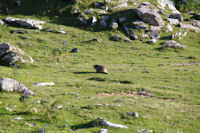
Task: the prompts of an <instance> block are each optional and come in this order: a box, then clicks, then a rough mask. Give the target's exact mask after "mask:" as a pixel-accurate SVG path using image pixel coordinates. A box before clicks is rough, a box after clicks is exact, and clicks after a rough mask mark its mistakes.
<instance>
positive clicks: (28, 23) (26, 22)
mask: <svg viewBox="0 0 200 133" xmlns="http://www.w3.org/2000/svg"><path fill="white" fill-rule="evenodd" d="M5 20H6V21H7V22H8V23H11V24H19V25H21V26H24V27H28V28H36V29H40V30H41V29H42V28H43V27H42V26H41V24H44V23H45V22H44V21H37V20H32V19H20V18H13V17H7V18H6V19H5Z"/></svg>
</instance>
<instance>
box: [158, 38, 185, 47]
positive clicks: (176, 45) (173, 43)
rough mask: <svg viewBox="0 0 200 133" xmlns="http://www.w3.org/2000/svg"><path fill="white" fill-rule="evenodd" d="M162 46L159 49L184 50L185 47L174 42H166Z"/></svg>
mask: <svg viewBox="0 0 200 133" xmlns="http://www.w3.org/2000/svg"><path fill="white" fill-rule="evenodd" d="M164 44H165V45H164V46H162V47H161V48H164V47H167V48H186V46H183V45H181V44H179V43H177V42H176V41H174V40H170V41H166V42H165V43H164Z"/></svg>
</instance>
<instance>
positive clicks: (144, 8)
mask: <svg viewBox="0 0 200 133" xmlns="http://www.w3.org/2000/svg"><path fill="white" fill-rule="evenodd" d="M153 8H154V7H153V5H152V4H150V3H149V2H143V3H142V4H141V5H140V6H139V7H138V8H137V10H136V11H137V14H138V16H139V17H140V19H141V20H142V21H144V22H145V23H148V24H150V25H153V26H163V25H164V23H163V21H162V19H161V17H160V15H159V13H158V12H157V10H155V9H153Z"/></svg>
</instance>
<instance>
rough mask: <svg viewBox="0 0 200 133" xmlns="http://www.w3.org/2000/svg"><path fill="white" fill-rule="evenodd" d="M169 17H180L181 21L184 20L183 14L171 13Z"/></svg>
mask: <svg viewBox="0 0 200 133" xmlns="http://www.w3.org/2000/svg"><path fill="white" fill-rule="evenodd" d="M169 18H173V19H178V20H179V21H183V17H182V16H181V14H171V15H170V16H169Z"/></svg>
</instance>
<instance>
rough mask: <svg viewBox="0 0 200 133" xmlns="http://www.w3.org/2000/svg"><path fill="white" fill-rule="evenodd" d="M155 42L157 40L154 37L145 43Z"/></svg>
mask: <svg viewBox="0 0 200 133" xmlns="http://www.w3.org/2000/svg"><path fill="white" fill-rule="evenodd" d="M156 42H157V40H156V39H151V40H149V41H148V42H147V43H150V44H151V43H156Z"/></svg>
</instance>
